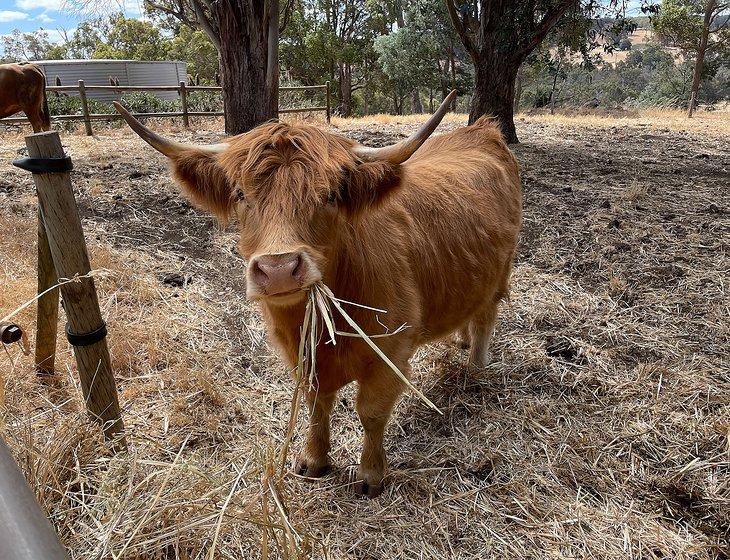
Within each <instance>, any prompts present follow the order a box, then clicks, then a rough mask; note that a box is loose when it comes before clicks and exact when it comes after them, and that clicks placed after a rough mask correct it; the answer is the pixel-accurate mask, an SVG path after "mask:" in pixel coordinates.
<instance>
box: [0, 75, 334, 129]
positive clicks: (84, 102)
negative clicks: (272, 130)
mask: <svg viewBox="0 0 730 560" xmlns="http://www.w3.org/2000/svg"><path fill="white" fill-rule="evenodd" d="M89 91H106V92H112V93H119V94H122V93H125V92H136V91H139V92H156V91H176V92H177V93H178V96H179V98H180V106H181V110H180V111H168V112H157V113H134V115H135V116H136V117H156V118H157V117H182V121H183V125H184V126H185V127H188V126H190V117H222V116H224V115H225V113H224V112H223V111H191V110H189V107H188V105H189V104H188V94H189V93H193V92H199V91H216V92H222V91H223V88H222V87H221V86H189V85H187V84H186V83H185V82H180V84H179V85H177V86H117V85H113V86H111V85H110V86H91V85H89V86H87V85H86V84H85V83H84V80H79V83H78V85H75V86H46V93H47V94H48V93H53V92H57V93H60V92H76V93H78V96H79V98H80V100H81V113H79V114H73V115H51V121H59V122H60V121H83V122H84V126H85V128H86V134H87V135H88V136H91V135H92V134H93V129H92V126H91V123H92V122H93V121H110V120H116V119H121V118H122V117H121V115H119V114H117V113H92V112H91V111H90V110H89V102H88V99H89V98H88V96H87V92H89ZM279 91H280V92H290V91H302V92H304V91H324V92H325V104H324V105H322V106H315V107H293V108H280V109H279V113H311V112H319V111H322V112H324V113H325V115H326V118H327V122H328V123H329V122H330V117H331V114H332V108H331V95H330V83H329V82H327V83H325V84H322V85H315V86H289V87H280V88H279ZM29 123H30V121H29V120H28V119H27V118H26V117H11V118H5V119H0V124H29Z"/></svg>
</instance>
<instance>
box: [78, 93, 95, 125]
mask: <svg viewBox="0 0 730 560" xmlns="http://www.w3.org/2000/svg"><path fill="white" fill-rule="evenodd" d="M79 97H80V98H81V110H82V111H83V114H84V126H85V127H86V136H93V135H94V132H93V131H92V130H91V119H90V118H89V102H88V101H87V100H86V86H85V85H84V80H79Z"/></svg>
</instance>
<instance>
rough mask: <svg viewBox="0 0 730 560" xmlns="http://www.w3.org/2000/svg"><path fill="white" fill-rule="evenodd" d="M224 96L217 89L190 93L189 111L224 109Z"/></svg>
mask: <svg viewBox="0 0 730 560" xmlns="http://www.w3.org/2000/svg"><path fill="white" fill-rule="evenodd" d="M222 110H223V97H222V96H221V94H220V93H219V92H217V91H194V92H190V93H188V111H209V112H212V111H222Z"/></svg>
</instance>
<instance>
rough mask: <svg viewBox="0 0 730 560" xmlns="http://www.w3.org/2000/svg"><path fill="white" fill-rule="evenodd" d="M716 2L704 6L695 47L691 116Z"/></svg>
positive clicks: (712, 0) (689, 111)
mask: <svg viewBox="0 0 730 560" xmlns="http://www.w3.org/2000/svg"><path fill="white" fill-rule="evenodd" d="M716 4H717V2H716V1H715V0H709V1H708V2H707V5H706V6H705V19H704V21H703V22H702V35H700V45H699V47H698V48H697V60H695V66H694V70H693V71H692V87H691V88H690V93H689V108H688V109H687V116H688V117H691V116H692V115H693V113H694V111H695V108H696V107H697V96H698V94H699V91H700V81H701V80H702V69H703V67H704V65H705V54H706V53H707V41H708V38H709V36H710V24H711V23H712V12H713V11H714V10H715V6H716Z"/></svg>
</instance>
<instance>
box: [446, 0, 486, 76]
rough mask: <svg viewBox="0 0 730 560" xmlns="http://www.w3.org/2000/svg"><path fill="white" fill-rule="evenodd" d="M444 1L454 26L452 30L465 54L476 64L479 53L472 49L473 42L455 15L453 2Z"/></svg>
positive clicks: (449, 0) (451, 0)
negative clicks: (454, 30) (454, 31)
mask: <svg viewBox="0 0 730 560" xmlns="http://www.w3.org/2000/svg"><path fill="white" fill-rule="evenodd" d="M445 1H446V8H447V9H448V10H449V17H450V18H451V22H452V23H453V24H454V28H455V29H456V34H457V35H458V36H459V39H461V43H462V44H463V45H464V48H465V49H466V52H468V53H469V54H470V55H471V57H472V59H473V60H474V61H475V62H476V61H477V59H478V58H479V53H478V52H477V50H476V48H475V47H474V41H472V39H471V37H469V34H468V33H467V31H466V28H465V27H464V24H463V22H462V21H461V20H460V19H459V14H458V13H456V6H454V0H445Z"/></svg>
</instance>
